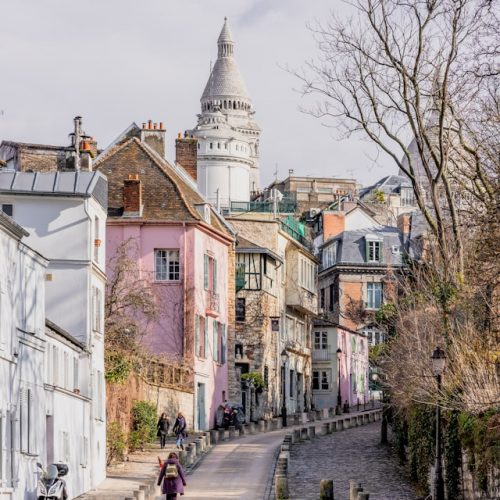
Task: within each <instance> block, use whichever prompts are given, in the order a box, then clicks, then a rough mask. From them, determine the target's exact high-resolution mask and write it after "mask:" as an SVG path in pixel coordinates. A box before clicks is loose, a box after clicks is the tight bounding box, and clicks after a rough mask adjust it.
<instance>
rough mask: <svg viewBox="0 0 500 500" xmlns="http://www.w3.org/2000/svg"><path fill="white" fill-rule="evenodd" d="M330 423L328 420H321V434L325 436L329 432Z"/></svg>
mask: <svg viewBox="0 0 500 500" xmlns="http://www.w3.org/2000/svg"><path fill="white" fill-rule="evenodd" d="M330 432H331V431H330V424H329V423H328V422H323V423H322V424H321V434H323V436H326V435H327V434H330Z"/></svg>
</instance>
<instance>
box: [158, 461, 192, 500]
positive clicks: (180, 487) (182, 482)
mask: <svg viewBox="0 0 500 500" xmlns="http://www.w3.org/2000/svg"><path fill="white" fill-rule="evenodd" d="M169 464H173V465H175V466H176V468H177V477H175V478H171V479H170V478H167V477H166V475H165V473H166V470H167V466H168V465H169ZM162 480H163V485H162V488H161V492H162V494H164V495H167V500H174V499H175V498H177V494H178V493H179V494H180V495H184V486H186V478H185V477H184V470H183V469H182V467H181V464H180V463H179V458H178V457H177V454H176V453H173V452H172V453H170V454H169V455H168V459H167V461H166V462H165V463H164V464H163V466H162V468H161V471H160V475H159V477H158V486H160V485H161V484H162Z"/></svg>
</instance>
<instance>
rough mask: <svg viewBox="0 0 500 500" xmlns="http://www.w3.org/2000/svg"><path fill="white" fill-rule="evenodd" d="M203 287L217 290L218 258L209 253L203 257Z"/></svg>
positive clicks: (213, 290)
mask: <svg viewBox="0 0 500 500" xmlns="http://www.w3.org/2000/svg"><path fill="white" fill-rule="evenodd" d="M203 288H205V290H210V291H212V292H216V291H217V260H216V259H214V258H213V257H212V256H211V255H208V254H205V255H204V258H203Z"/></svg>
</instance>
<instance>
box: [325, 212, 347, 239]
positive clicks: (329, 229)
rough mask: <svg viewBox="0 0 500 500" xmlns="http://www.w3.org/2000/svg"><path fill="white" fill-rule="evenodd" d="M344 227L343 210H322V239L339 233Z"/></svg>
mask: <svg viewBox="0 0 500 500" xmlns="http://www.w3.org/2000/svg"><path fill="white" fill-rule="evenodd" d="M344 229H345V213H344V212H323V241H326V240H328V239H330V238H333V237H334V236H337V235H339V234H340V233H342V232H344Z"/></svg>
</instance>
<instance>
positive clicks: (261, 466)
mask: <svg viewBox="0 0 500 500" xmlns="http://www.w3.org/2000/svg"><path fill="white" fill-rule="evenodd" d="M285 433H286V430H282V431H273V432H267V433H265V434H255V435H251V436H245V437H242V438H239V439H237V440H234V441H229V442H227V443H226V442H225V443H221V444H218V445H217V446H215V447H214V448H213V449H212V450H211V451H210V452H209V453H208V454H207V455H206V456H205V457H204V458H203V460H202V461H201V463H200V465H199V466H198V467H197V468H196V469H195V470H194V471H193V473H192V474H190V475H189V476H188V477H187V487H186V489H185V495H184V496H183V497H179V498H186V499H188V498H190V499H197V500H202V499H224V500H226V499H227V500H228V499H236V498H238V499H243V500H256V499H259V500H260V499H262V498H264V495H265V492H266V488H267V487H268V486H269V484H270V482H271V481H272V474H273V469H274V459H275V450H276V449H277V448H278V446H279V445H280V444H281V442H282V441H283V436H284V434H285ZM157 498H158V500H160V499H161V498H164V497H157Z"/></svg>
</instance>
